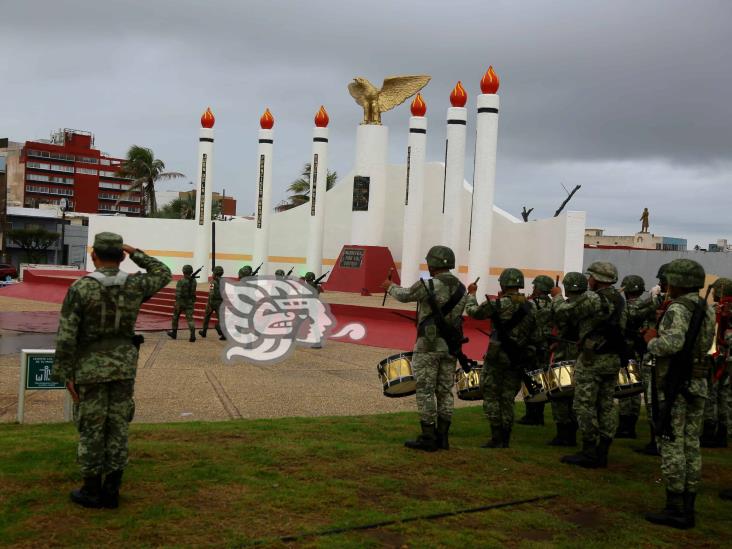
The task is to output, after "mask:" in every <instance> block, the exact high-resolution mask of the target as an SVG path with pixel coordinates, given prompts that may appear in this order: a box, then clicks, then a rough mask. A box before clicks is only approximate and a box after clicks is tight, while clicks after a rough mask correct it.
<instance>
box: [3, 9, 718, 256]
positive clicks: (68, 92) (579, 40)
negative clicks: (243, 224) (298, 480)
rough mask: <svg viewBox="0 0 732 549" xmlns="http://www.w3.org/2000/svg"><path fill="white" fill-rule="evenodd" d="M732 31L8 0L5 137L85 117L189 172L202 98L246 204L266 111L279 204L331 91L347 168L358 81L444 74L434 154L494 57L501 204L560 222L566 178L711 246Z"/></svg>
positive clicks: (509, 13) (399, 135)
mask: <svg viewBox="0 0 732 549" xmlns="http://www.w3.org/2000/svg"><path fill="white" fill-rule="evenodd" d="M731 28H732V2H730V1H728V0H720V1H712V0H704V1H702V0H699V1H695V2H689V1H674V0H657V1H651V0H646V1H643V2H638V1H620V0H613V1H607V2H599V1H589V2H588V1H587V0H579V1H565V2H558V1H552V2H550V1H545V2H539V1H526V0H525V1H521V2H516V1H496V0H494V1H491V2H488V1H486V0H474V1H461V0H449V1H448V0H442V1H427V0H421V1H418V2H411V1H395V0H369V1H368V2H352V1H346V0H339V1H336V0H332V1H330V2H325V1H315V0H299V1H296V0H288V1H281V0H268V1H251V0H250V1H241V0H229V1H223V0H205V1H204V0H198V1H194V0H142V1H137V0H125V1H122V0H105V1H103V2H100V1H98V0H94V1H81V0H75V1H74V0H66V1H64V2H59V1H56V0H46V1H40V0H22V1H20V0H0V36H1V37H2V45H3V53H2V55H0V68H1V69H2V77H1V78H0V137H5V136H7V137H10V138H11V139H14V140H25V139H33V138H39V137H41V138H42V137H48V135H49V132H50V130H52V129H54V128H60V127H70V128H77V129H84V130H90V131H92V132H94V134H95V135H96V143H97V146H98V147H99V148H101V149H102V150H104V151H108V152H109V153H111V154H113V155H116V156H120V155H124V153H125V151H126V149H127V147H129V145H131V144H133V143H134V144H139V145H144V146H147V147H150V148H152V149H153V150H154V151H155V153H156V155H157V156H159V157H160V158H162V159H163V160H164V161H165V162H166V164H167V166H168V168H169V169H171V170H175V171H181V172H183V173H185V174H187V175H188V176H189V178H190V179H193V178H194V173H195V170H196V167H195V166H196V147H197V135H198V134H197V132H198V127H199V118H200V115H201V112H202V111H203V110H204V109H205V108H206V107H207V106H209V105H210V106H211V107H212V109H213V110H214V113H215V115H216V119H217V121H216V128H215V129H216V175H215V186H216V188H217V190H221V189H222V188H224V189H225V190H226V194H233V195H234V196H236V198H237V199H238V201H239V213H241V214H248V213H251V212H252V211H253V209H254V207H253V205H254V194H255V182H256V146H257V143H256V140H257V128H258V120H259V116H260V115H261V113H262V111H263V110H264V108H265V107H269V108H270V109H271V111H272V112H273V114H274V115H275V118H276V125H275V131H276V134H275V139H276V145H275V147H276V148H275V153H274V154H275V164H274V186H275V189H274V197H275V201H276V202H277V201H279V200H281V199H283V198H285V196H286V193H285V188H286V187H287V185H288V184H289V182H290V181H292V180H293V179H295V178H296V177H297V176H298V174H299V171H300V169H301V167H302V164H303V163H304V162H306V161H308V159H309V156H310V148H311V131H312V125H313V123H312V119H313V115H314V114H315V112H316V110H317V109H318V107H319V106H320V105H321V104H324V105H325V106H326V108H327V109H328V112H329V114H330V117H331V126H330V127H331V151H330V162H331V167H332V169H335V170H337V171H338V173H339V174H342V175H345V174H346V173H347V172H348V171H350V169H351V167H352V164H353V159H354V154H355V151H354V141H355V139H354V138H355V128H356V126H357V124H358V122H359V121H360V119H361V115H362V113H361V109H360V107H358V106H357V105H356V104H355V103H354V102H353V100H352V99H351V97H350V96H349V94H348V92H347V90H346V85H347V84H348V82H349V81H350V80H351V79H352V78H353V77H354V76H365V77H367V78H369V79H370V80H371V81H373V82H374V83H377V84H380V82H381V80H382V79H383V77H384V76H387V75H391V74H409V73H411V74H418V73H424V74H430V75H432V81H431V82H430V84H429V85H428V86H427V88H425V90H424V93H423V95H424V98H425V100H426V102H427V106H428V113H427V115H428V117H429V124H430V134H429V149H428V159H430V160H435V161H437V160H441V159H442V157H443V154H444V135H445V133H444V132H445V124H444V120H445V109H446V108H447V107H448V106H449V99H448V98H449V93H450V90H451V89H452V87H453V86H454V85H455V83H456V82H457V81H458V80H462V81H463V84H464V86H465V88H466V90H467V91H468V94H469V95H470V100H469V101H470V102H469V104H468V106H470V107H474V105H475V103H474V100H475V95H476V93H477V92H478V91H479V86H478V83H479V81H480V78H481V76H482V75H483V73H484V72H485V70H486V69H487V68H488V65H489V64H492V65H493V66H494V67H495V69H496V72H497V73H498V74H499V76H500V78H501V89H500V94H501V119H500V128H499V138H498V139H499V145H498V147H499V148H498V172H497V190H496V202H497V204H498V205H499V206H501V207H502V208H504V209H506V210H508V211H509V212H511V213H513V214H514V215H517V216H518V215H519V213H520V211H521V207H522V206H523V205H527V206H529V207H534V208H535V210H534V214H535V216H538V217H544V216H550V215H552V213H553V212H554V210H555V209H556V208H557V206H558V205H559V203H560V202H561V201H562V200H563V199H564V197H565V193H564V190H563V189H562V186H561V185H562V184H564V186H566V187H567V188H571V187H573V186H574V185H578V184H579V185H582V189H581V190H580V191H579V193H578V194H577V195H576V196H575V198H574V199H573V200H572V202H571V209H575V210H586V211H587V214H588V226H594V227H604V228H606V229H607V230H608V232H610V233H614V234H618V233H622V234H625V233H630V232H635V231H636V230H638V229H639V228H640V223H639V222H638V218H639V217H640V214H641V211H642V209H643V207H644V206H647V207H649V208H650V210H651V229H652V231H654V232H656V233H658V234H664V235H667V236H679V237H685V238H687V239H688V240H689V243H690V245H693V244H696V243H700V244H702V245H704V246H706V245H707V244H708V243H709V242H714V241H716V239H717V238H728V239H730V240H732V219H731V216H730V212H731V211H732V101H730V90H731V89H732V70H730V69H732V62H731V61H730V51H732V33H731V32H730V29H731ZM469 112H471V118H470V119H469V121H468V124H469V128H468V135H472V134H473V133H474V124H475V115H474V108H471V109H470V111H469ZM408 117H409V109H408V105H403V106H401V107H399V108H397V109H395V110H394V111H391V112H389V113H387V114H385V115H384V123H385V124H387V125H389V126H390V128H391V146H390V154H391V160H392V161H393V162H394V163H403V162H404V156H405V144H406V139H407V121H408ZM472 149H473V144H472V142H469V143H468V150H469V151H472ZM471 154H472V152H471ZM467 166H468V170H470V169H471V167H472V156H471V157H470V158H469V159H468V160H467ZM466 177H467V179H468V180H470V179H471V177H472V174H470V173H467V174H466ZM187 181H188V180H184V181H183V182H179V183H176V184H173V185H168V187H169V188H185V187H187V186H188V185H187Z"/></svg>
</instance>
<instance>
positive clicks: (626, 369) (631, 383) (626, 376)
mask: <svg viewBox="0 0 732 549" xmlns="http://www.w3.org/2000/svg"><path fill="white" fill-rule="evenodd" d="M642 392H643V376H642V375H641V369H640V364H638V363H637V362H636V361H635V360H629V361H628V365H627V366H623V367H622V368H620V371H619V372H618V384H617V385H616V386H615V398H627V397H632V396H635V395H639V394H641V393H642Z"/></svg>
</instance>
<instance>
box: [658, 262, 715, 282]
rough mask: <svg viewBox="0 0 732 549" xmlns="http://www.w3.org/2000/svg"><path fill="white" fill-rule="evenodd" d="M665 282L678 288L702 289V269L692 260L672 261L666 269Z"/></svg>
mask: <svg viewBox="0 0 732 549" xmlns="http://www.w3.org/2000/svg"><path fill="white" fill-rule="evenodd" d="M665 274H666V280H667V281H668V283H669V284H670V285H671V286H676V287H678V288H694V289H699V288H702V287H704V280H705V278H706V273H705V272H704V267H702V266H701V265H700V264H699V263H697V262H696V261H694V260H692V259H674V260H673V261H672V262H671V263H669V264H668V267H667V268H666V273H665Z"/></svg>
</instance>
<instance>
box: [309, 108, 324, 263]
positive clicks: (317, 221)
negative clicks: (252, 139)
mask: <svg viewBox="0 0 732 549" xmlns="http://www.w3.org/2000/svg"><path fill="white" fill-rule="evenodd" d="M315 124H316V127H315V128H313V157H312V160H311V163H310V226H309V233H308V249H307V270H308V271H311V272H313V273H315V276H316V277H317V276H320V275H321V274H322V270H323V229H324V227H325V203H326V200H325V191H326V190H327V185H328V127H327V126H328V115H327V113H326V112H325V109H324V108H323V107H320V111H318V114H317V115H316V116H315Z"/></svg>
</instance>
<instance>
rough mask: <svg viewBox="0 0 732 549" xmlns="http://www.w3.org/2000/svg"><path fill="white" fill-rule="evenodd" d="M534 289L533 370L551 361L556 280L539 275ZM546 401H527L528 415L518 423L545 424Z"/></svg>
mask: <svg viewBox="0 0 732 549" xmlns="http://www.w3.org/2000/svg"><path fill="white" fill-rule="evenodd" d="M532 284H533V286H534V291H533V293H532V294H531V296H530V297H529V299H530V300H531V301H533V302H534V305H535V306H536V329H537V331H536V337H537V339H536V344H537V347H536V363H535V364H534V365H533V366H532V368H531V369H532V370H544V369H545V368H546V367H547V364H548V363H549V343H550V342H549V336H551V333H552V327H553V319H552V298H551V296H549V292H550V291H551V290H552V288H553V287H554V281H553V280H552V279H551V277H549V276H547V275H539V276H537V277H536V278H535V279H534V280H533V282H532ZM544 405H545V403H544V402H526V403H525V406H526V415H525V416H524V417H522V418H521V419H519V420H518V421H517V422H516V423H519V424H521V425H544Z"/></svg>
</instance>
